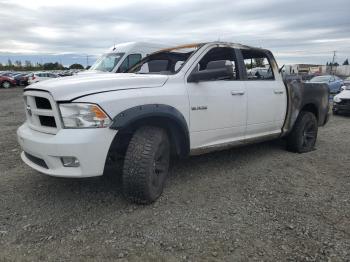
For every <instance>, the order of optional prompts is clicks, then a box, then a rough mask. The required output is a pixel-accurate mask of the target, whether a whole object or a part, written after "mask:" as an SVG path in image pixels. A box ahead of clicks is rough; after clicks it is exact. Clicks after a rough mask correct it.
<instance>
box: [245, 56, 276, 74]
mask: <svg viewBox="0 0 350 262" xmlns="http://www.w3.org/2000/svg"><path fill="white" fill-rule="evenodd" d="M241 51H242V55H243V59H244V64H245V67H246V70H247V76H248V80H274V79H275V77H274V75H273V72H272V67H271V63H270V61H269V59H268V58H267V56H266V54H265V53H264V52H261V51H256V50H241Z"/></svg>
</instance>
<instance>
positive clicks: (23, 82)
mask: <svg viewBox="0 0 350 262" xmlns="http://www.w3.org/2000/svg"><path fill="white" fill-rule="evenodd" d="M13 78H14V79H15V80H16V84H17V85H18V86H27V85H28V80H29V77H28V74H23V73H19V74H16V75H14V76H13Z"/></svg>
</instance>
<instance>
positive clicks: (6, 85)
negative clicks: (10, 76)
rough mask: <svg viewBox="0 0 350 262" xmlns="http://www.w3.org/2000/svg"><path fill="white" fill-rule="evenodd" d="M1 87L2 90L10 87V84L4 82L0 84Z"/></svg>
mask: <svg viewBox="0 0 350 262" xmlns="http://www.w3.org/2000/svg"><path fill="white" fill-rule="evenodd" d="M2 86H3V87H4V88H9V87H10V83H8V82H4V83H3V84H2Z"/></svg>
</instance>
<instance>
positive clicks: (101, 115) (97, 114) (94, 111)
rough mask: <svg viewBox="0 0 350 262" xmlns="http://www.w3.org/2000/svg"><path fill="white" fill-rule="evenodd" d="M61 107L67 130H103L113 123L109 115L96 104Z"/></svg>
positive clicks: (76, 104)
mask: <svg viewBox="0 0 350 262" xmlns="http://www.w3.org/2000/svg"><path fill="white" fill-rule="evenodd" d="M59 106H60V111H61V116H62V120H63V125H64V127H65V128H101V127H107V126H109V124H110V123H111V119H110V118H109V117H108V115H107V114H106V113H105V112H104V111H103V110H102V109H101V108H100V107H99V106H98V105H95V104H86V103H69V104H60V105H59Z"/></svg>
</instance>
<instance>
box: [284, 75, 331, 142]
mask: <svg viewBox="0 0 350 262" xmlns="http://www.w3.org/2000/svg"><path fill="white" fill-rule="evenodd" d="M285 85H286V89H287V94H288V106H287V115H286V118H285V122H284V125H283V128H282V136H285V135H288V133H290V132H291V131H292V129H293V126H294V124H295V121H296V120H297V118H298V116H299V113H300V111H301V110H302V109H303V108H304V106H306V105H313V106H314V107H315V108H316V113H317V114H316V115H317V117H318V125H319V126H323V125H325V124H326V122H327V119H328V110H329V101H328V96H329V90H328V86H327V85H326V84H321V83H317V84H314V83H303V82H302V81H301V80H295V79H294V80H292V79H291V80H290V81H287V82H286V83H285ZM320 94H321V95H320Z"/></svg>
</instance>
